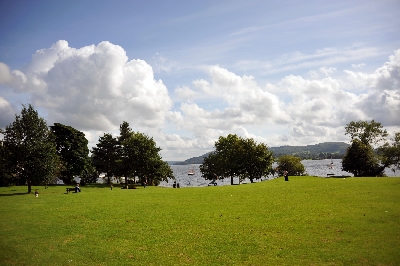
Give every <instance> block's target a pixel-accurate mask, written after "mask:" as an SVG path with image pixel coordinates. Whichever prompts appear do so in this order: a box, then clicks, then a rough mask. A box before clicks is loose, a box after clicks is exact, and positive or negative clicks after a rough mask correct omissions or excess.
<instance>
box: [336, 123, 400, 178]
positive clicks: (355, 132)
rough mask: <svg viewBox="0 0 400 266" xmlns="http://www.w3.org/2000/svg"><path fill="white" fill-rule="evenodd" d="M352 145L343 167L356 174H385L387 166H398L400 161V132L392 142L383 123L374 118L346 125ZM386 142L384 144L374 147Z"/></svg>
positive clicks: (348, 149)
mask: <svg viewBox="0 0 400 266" xmlns="http://www.w3.org/2000/svg"><path fill="white" fill-rule="evenodd" d="M345 130H346V133H345V134H346V135H350V137H351V145H350V147H348V148H347V152H346V154H345V156H344V157H343V161H342V169H343V170H344V171H347V172H350V173H352V174H354V176H383V175H384V170H385V168H386V167H390V166H394V167H396V166H398V165H399V161H400V133H399V132H397V133H396V132H395V134H394V136H395V137H394V139H392V143H389V142H388V141H387V140H386V137H387V136H388V133H387V131H386V129H384V128H383V126H382V125H381V123H379V122H375V121H374V120H371V121H370V122H368V121H358V122H350V123H349V124H347V125H346V127H345ZM382 142H384V144H383V145H382V146H378V147H376V148H374V146H377V145H379V144H380V143H382Z"/></svg>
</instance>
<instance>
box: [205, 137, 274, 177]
mask: <svg viewBox="0 0 400 266" xmlns="http://www.w3.org/2000/svg"><path fill="white" fill-rule="evenodd" d="M272 161H273V159H272V152H270V151H269V150H268V147H267V146H266V145H265V144H263V143H261V144H258V143H256V142H255V141H254V140H253V139H244V138H240V137H238V136H237V135H232V134H229V135H228V136H227V137H222V136H221V137H219V139H218V141H216V142H215V151H214V152H212V153H210V154H209V155H208V157H206V158H204V161H203V164H202V165H200V171H201V173H202V176H203V177H204V178H205V179H208V180H213V179H215V178H216V177H217V176H218V178H222V179H224V178H230V179H231V185H233V178H234V177H235V176H238V177H239V180H240V181H241V180H243V179H245V178H249V179H250V180H251V182H253V181H254V179H259V178H261V177H262V176H264V175H267V174H269V173H270V172H271V171H272Z"/></svg>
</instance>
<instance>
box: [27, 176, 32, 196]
mask: <svg viewBox="0 0 400 266" xmlns="http://www.w3.org/2000/svg"><path fill="white" fill-rule="evenodd" d="M27 183H28V193H31V192H32V181H31V180H30V179H28V181H27Z"/></svg>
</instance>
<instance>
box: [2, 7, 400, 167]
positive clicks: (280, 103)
mask: <svg viewBox="0 0 400 266" xmlns="http://www.w3.org/2000/svg"><path fill="white" fill-rule="evenodd" d="M399 14H400V2H399V1H398V0H380V1H376V0H374V1H369V0H363V1H352V0H345V1H342V0H338V1H297V0H292V1H286V0H284V1H267V0H263V1H259V0H246V1H243V0H241V1H236V0H230V1H224V0H221V1H218V0H210V1H208V0H205V1H180V0H179V1H156V0H146V1H103V0H97V1H84V0H82V1H75V0H70V1H59V0H50V1H41V0H38V1H21V0H3V1H0V128H3V129H4V128H5V127H6V126H8V125H9V124H10V123H12V122H13V121H14V120H15V115H16V114H19V113H20V111H21V109H22V107H23V105H26V104H31V105H32V106H33V107H34V108H35V109H36V110H38V112H39V115H40V116H41V117H43V118H44V119H45V120H46V121H47V124H48V125H49V126H50V125H53V124H54V123H61V124H64V125H68V126H72V127H74V128H76V129H78V130H80V131H82V132H84V133H85V136H86V138H87V139H88V141H89V148H91V147H93V146H95V145H96V143H98V139H99V137H100V136H102V135H103V134H104V133H111V134H113V135H114V136H117V135H118V134H119V126H120V125H121V124H122V123H123V122H124V121H126V122H128V123H129V124H130V127H131V128H132V129H133V130H134V131H137V132H141V133H144V134H146V135H148V136H149V137H152V138H153V139H154V140H155V141H156V143H157V146H159V147H160V148H161V149H162V151H161V155H162V157H163V159H164V160H168V161H173V160H175V161H179V160H185V159H188V158H191V157H195V156H200V155H203V154H205V153H206V152H209V151H212V150H213V149H214V143H215V141H217V140H218V138H219V137H220V136H227V135H228V134H237V135H239V136H242V137H244V138H253V139H255V140H256V141H257V142H258V143H261V142H263V143H265V144H267V145H268V146H269V147H276V146H282V145H313V144H317V143H321V142H328V141H329V142H332V141H344V142H349V140H350V139H349V137H348V136H346V135H345V134H344V133H345V126H346V124H348V123H349V122H351V121H359V120H368V121H369V120H372V119H374V120H375V121H377V122H380V123H382V125H383V126H384V127H385V128H386V129H387V130H388V132H389V133H390V134H393V133H394V132H399V131H400V117H399V116H400V16H399Z"/></svg>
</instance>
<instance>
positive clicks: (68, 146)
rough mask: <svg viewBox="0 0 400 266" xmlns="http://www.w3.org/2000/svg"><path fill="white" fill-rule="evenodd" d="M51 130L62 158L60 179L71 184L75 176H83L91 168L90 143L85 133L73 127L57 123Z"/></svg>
mask: <svg viewBox="0 0 400 266" xmlns="http://www.w3.org/2000/svg"><path fill="white" fill-rule="evenodd" d="M50 128H51V131H52V133H53V135H54V137H55V143H56V148H57V154H58V156H59V158H60V170H59V173H60V179H62V180H63V182H64V183H65V184H71V183H72V182H73V180H74V176H77V175H79V176H81V175H82V174H83V173H84V171H85V169H87V168H88V167H90V166H89V164H91V162H90V158H89V149H88V141H87V139H86V137H85V134H83V132H81V131H79V130H76V129H75V128H73V127H70V126H65V125H63V124H60V123H55V124H54V126H51V127H50Z"/></svg>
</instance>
